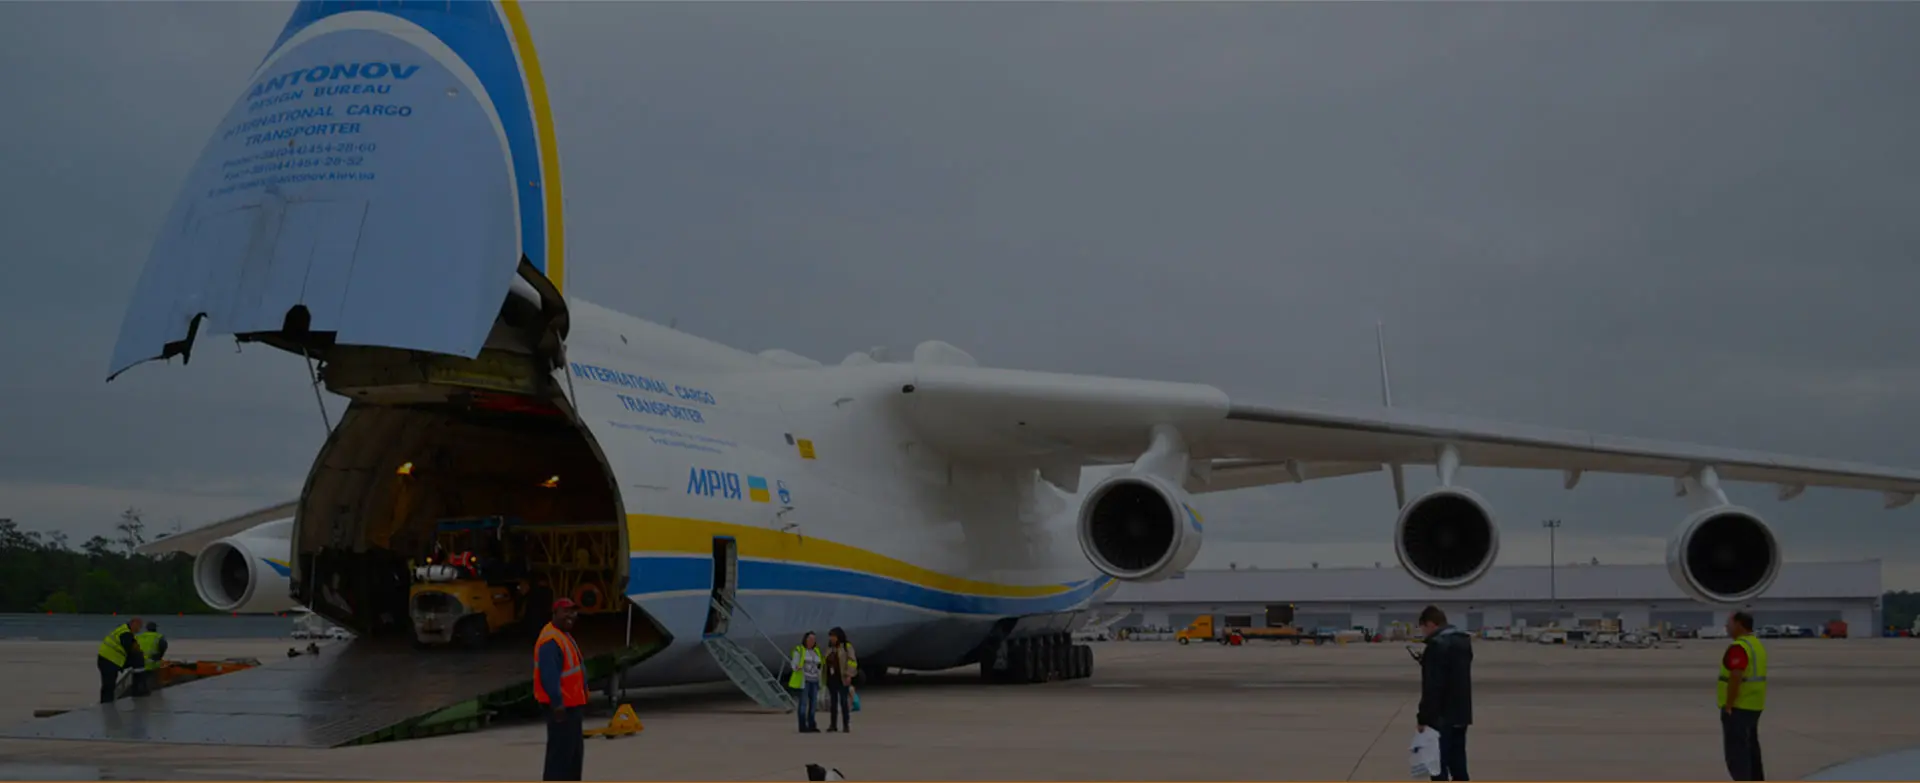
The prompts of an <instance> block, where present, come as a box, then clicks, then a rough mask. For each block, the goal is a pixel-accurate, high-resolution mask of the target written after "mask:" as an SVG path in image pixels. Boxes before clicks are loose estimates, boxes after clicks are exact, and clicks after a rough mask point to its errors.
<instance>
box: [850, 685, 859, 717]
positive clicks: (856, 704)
mask: <svg viewBox="0 0 1920 783" xmlns="http://www.w3.org/2000/svg"><path fill="white" fill-rule="evenodd" d="M849 690H850V691H851V693H852V694H853V710H852V711H853V712H859V711H860V692H859V691H852V690H851V689H849Z"/></svg>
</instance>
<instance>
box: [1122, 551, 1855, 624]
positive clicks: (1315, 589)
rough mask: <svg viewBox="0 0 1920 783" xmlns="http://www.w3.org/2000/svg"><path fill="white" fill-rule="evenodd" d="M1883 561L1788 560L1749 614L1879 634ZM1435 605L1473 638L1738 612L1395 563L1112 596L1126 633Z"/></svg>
mask: <svg viewBox="0 0 1920 783" xmlns="http://www.w3.org/2000/svg"><path fill="white" fill-rule="evenodd" d="M1882 592H1883V591H1882V589H1881V581H1880V561H1878V560H1863V561H1851V562H1825V563H1787V564H1785V565H1784V566H1782V567H1781V570H1780V577H1779V578H1778V579H1777V580H1775V581H1774V583H1773V586H1772V587H1771V588H1769V589H1768V590H1767V592H1766V593H1765V594H1763V595H1762V596H1761V597H1760V598H1758V599H1756V600H1754V601H1752V602H1751V603H1749V604H1748V605H1747V606H1746V609H1747V610H1748V611H1750V612H1752V613H1753V618H1754V623H1755V624H1756V625H1798V626H1804V627H1813V628H1819V627H1823V626H1825V625H1826V623H1827V622H1828V621H1831V620H1842V621H1845V622H1846V623H1847V627H1848V630H1849V634H1848V635H1849V636H1851V637H1853V638H1863V637H1871V636H1876V635H1877V632H1876V631H1875V629H1877V628H1878V627H1879V624H1880V622H1879V620H1880V596H1881V593H1882ZM1428 604H1433V605H1437V606H1439V607H1440V608H1442V609H1444V610H1446V612H1447V616H1448V617H1449V618H1450V619H1451V620H1452V621H1453V622H1454V624H1456V625H1463V626H1464V627H1465V628H1467V629H1469V630H1478V629H1480V628H1483V627H1513V626H1514V625H1515V624H1517V623H1524V624H1525V625H1527V626H1529V627H1539V626H1544V625H1549V624H1553V623H1556V622H1557V623H1558V624H1559V625H1560V626H1562V627H1573V626H1576V625H1578V624H1579V621H1581V620H1590V619H1618V620H1619V621H1620V625H1621V628H1622V629H1623V630H1639V629H1645V628H1650V627H1659V626H1660V625H1661V624H1667V625H1668V626H1669V627H1674V628H1677V627H1682V626H1685V627H1689V628H1696V629H1697V628H1702V627H1708V626H1717V625H1721V624H1724V623H1725V622H1726V620H1727V615H1728V614H1730V613H1731V612H1732V611H1733V610H1732V609H1731V608H1725V607H1716V606H1713V605H1710V604H1704V603H1700V602H1697V601H1694V600H1693V599H1691V598H1689V597H1688V596H1687V595H1685V594H1684V593H1682V592H1681V591H1680V588H1678V587H1676V586H1675V585H1674V583H1673V579H1672V577H1670V576H1668V575H1667V569H1666V567H1665V566H1663V565H1577V566H1559V567H1552V568H1550V567H1548V566H1511V567H1505V568H1500V567H1496V568H1494V569H1493V570H1492V571H1489V572H1488V573H1487V575H1486V576H1485V577H1483V578H1482V579H1480V581H1478V582H1475V583H1474V584H1472V585H1469V586H1467V587H1465V588H1463V589H1459V590H1434V589H1431V588H1428V587H1426V586H1424V585H1422V584H1420V583H1419V582H1416V581H1414V580H1413V578H1412V577H1410V576H1408V575H1407V572H1406V571H1405V570H1403V569H1401V568H1399V567H1397V566H1388V567H1377V568H1315V569H1288V570H1277V571H1263V570H1258V569H1236V570H1207V571H1188V572H1186V573H1184V574H1181V575H1179V576H1176V577H1174V578H1171V579H1168V580H1166V581H1162V582H1155V583H1144V584H1143V583H1129V584H1123V585H1121V586H1120V587H1119V588H1117V589H1116V590H1115V591H1114V593H1113V595H1112V596H1111V597H1110V598H1109V599H1108V600H1107V608H1108V609H1109V610H1110V611H1114V612H1118V611H1122V610H1124V611H1127V612H1128V613H1129V615H1128V617H1127V618H1126V619H1124V620H1121V621H1119V622H1118V623H1117V624H1116V627H1147V628H1182V627H1185V626H1186V625H1187V624H1188V623H1190V622H1192V621H1193V619H1194V618H1196V617H1198V616H1200V615H1203V614H1211V615H1214V616H1215V620H1216V622H1221V623H1226V624H1229V625H1266V624H1267V619H1266V616H1267V614H1268V611H1267V610H1268V608H1269V607H1288V608H1290V610H1291V612H1292V614H1293V616H1294V622H1293V624H1294V625H1297V626H1300V627H1303V628H1321V627H1333V628H1354V627H1360V628H1367V629H1371V630H1376V631H1377V630H1381V629H1385V628H1387V627H1389V626H1390V625H1391V624H1393V623H1396V622H1398V623H1404V624H1407V625H1412V624H1413V623H1414V620H1415V618H1416V617H1418V616H1419V614H1420V610H1421V609H1422V608H1424V607H1426V606H1427V605H1428Z"/></svg>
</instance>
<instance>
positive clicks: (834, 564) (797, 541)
mask: <svg viewBox="0 0 1920 783" xmlns="http://www.w3.org/2000/svg"><path fill="white" fill-rule="evenodd" d="M715 536H732V537H733V540H734V542H735V546H736V547H737V550H736V551H737V553H738V555H739V556H740V557H742V558H760V559H765V560H785V561H788V562H794V563H804V564H807V565H816V566H826V567H829V568H839V569H844V570H847V571H858V572H861V573H867V574H872V575H874V576H882V577H886V578H888V579H897V580H899V581H902V582H906V583H908V584H913V585H919V586H920V587H925V588H930V589H933V590H941V591H945V592H949V593H960V594H963V595H977V596H986V597H991V598H1038V597H1043V596H1049V595H1059V594H1061V593H1065V592H1067V591H1068V590H1070V589H1072V588H1069V587H1068V586H1066V585H1008V584H997V583H994V582H982V581H979V580H975V579H967V578H964V577H958V576H953V575H951V574H943V573H940V572H938V571H934V570H931V569H927V568H922V567H920V566H917V565H914V564H912V563H909V562H906V561H904V560H897V559H894V558H891V557H888V556H886V555H882V554H879V553H877V552H869V551H867V550H865V549H860V548H857V547H851V546H847V545H846V544H841V543H838V542H834V541H828V540H826V539H823V538H818V537H803V536H799V535H795V534H793V533H786V532H782V531H779V530H768V529H766V528H762V527H749V526H746V525H733V524H728V523H725V522H710V521H707V520H704V519H687V518H684V517H663V516H653V515H650V514H629V515H627V549H629V550H632V552H633V553H634V554H643V553H649V552H671V553H676V554H679V553H685V554H693V555H701V556H711V555H712V554H713V539H714V537H715Z"/></svg>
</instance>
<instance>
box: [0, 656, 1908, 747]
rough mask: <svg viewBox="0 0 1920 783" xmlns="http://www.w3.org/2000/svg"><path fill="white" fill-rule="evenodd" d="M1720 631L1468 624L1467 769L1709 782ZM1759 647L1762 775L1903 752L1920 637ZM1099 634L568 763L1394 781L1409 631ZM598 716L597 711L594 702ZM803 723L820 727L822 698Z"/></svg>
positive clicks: (43, 662) (1410, 700)
mask: <svg viewBox="0 0 1920 783" xmlns="http://www.w3.org/2000/svg"><path fill="white" fill-rule="evenodd" d="M293 644H294V643H293V642H291V641H267V642H262V641H257V640H255V641H245V640H207V641H198V642H196V641H185V640H183V641H179V642H175V643H174V645H173V649H171V650H170V651H169V652H170V653H174V654H172V655H170V656H169V657H174V658H180V659H192V658H225V657H235V656H251V657H259V658H261V659H262V660H267V659H269V658H271V657H274V656H284V655H285V654H286V649H287V647H289V646H291V645H293ZM300 644H301V646H304V643H300ZM1723 645H1724V642H1712V641H1688V642H1683V643H1680V644H1679V646H1677V647H1665V648H1658V649H1647V650H1637V649H1636V650H1618V649H1614V650H1609V649H1576V648H1572V647H1565V646H1543V645H1534V644H1525V643H1518V642H1490V641H1477V642H1476V644H1475V658H1476V660H1475V665H1474V678H1475V682H1474V694H1473V696H1474V726H1473V728H1472V729H1471V730H1470V732H1469V734H1468V749H1469V754H1468V758H1469V761H1470V770H1469V771H1470V773H1471V775H1472V776H1473V777H1474V778H1475V779H1478V780H1516V779H1525V780H1725V779H1727V773H1726V769H1725V767H1724V765H1723V762H1722V761H1721V753H1720V734H1719V723H1718V721H1717V719H1716V716H1715V714H1714V707H1713V684H1714V677H1715V674H1716V671H1717V667H1718V656H1719V651H1720V650H1721V649H1723ZM1767 645H1768V650H1769V652H1770V654H1771V656H1770V657H1771V663H1772V672H1771V680H1770V686H1769V695H1768V700H1769V701H1768V709H1767V712H1766V715H1765V717H1764V718H1763V719H1762V721H1761V724H1760V733H1761V742H1762V747H1763V749H1764V758H1765V764H1766V772H1767V776H1768V777H1769V778H1771V779H1774V780H1789V779H1804V778H1808V777H1809V776H1814V775H1816V774H1819V773H1821V772H1822V771H1823V770H1825V771H1826V774H1827V775H1833V774H1835V773H1836V772H1839V771H1842V770H1844V769H1845V768H1840V767H1835V766H1834V765H1837V764H1841V763H1843V762H1849V761H1853V760H1856V759H1862V758H1865V757H1871V756H1881V757H1883V758H1889V759H1899V758H1906V759H1910V760H1913V761H1914V762H1915V763H1920V754H1915V753H1906V754H1904V755H1902V754H1901V752H1902V751H1907V750H1910V749H1912V748H1914V746H1916V745H1920V739H1916V738H1917V737H1920V710H1915V709H1914V705H1915V704H1916V703H1920V666H1915V664H1916V663H1920V641H1916V640H1911V639H1861V640H1831V641H1829V640H1815V639H1806V640H1776V641H1770V642H1768V643H1767ZM1094 646H1095V649H1096V654H1097V662H1096V664H1095V671H1094V676H1093V677H1092V678H1091V679H1087V680H1078V681H1070V682H1058V683H1048V684H1044V685H985V684H982V683H981V682H980V681H979V679H978V676H977V671H976V670H975V669H972V668H968V669H961V670H955V671H952V672H943V673H935V674H915V675H906V676H898V675H897V676H896V678H895V681H894V682H892V683H888V684H885V685H873V686H868V687H866V688H863V689H862V690H861V701H862V705H861V706H862V707H863V710H862V711H861V712H858V713H855V714H854V716H853V718H854V729H855V730H854V732H853V733H851V734H826V733H821V734H810V735H802V734H799V733H798V732H797V731H796V730H795V729H796V726H795V720H794V717H793V716H792V715H791V714H780V713H767V712H765V711H763V710H761V709H760V708H759V707H757V706H756V705H754V704H753V703H752V702H750V701H748V700H747V699H746V697H744V696H741V695H739V694H738V693H736V692H734V691H732V689H731V687H730V686H728V685H725V684H714V685H706V686H687V687H683V688H674V689H663V690H658V691H648V692H642V693H640V694H639V695H637V696H635V697H634V698H633V699H632V703H633V705H634V707H635V709H636V710H637V711H638V712H639V715H640V718H641V720H642V722H643V723H644V724H645V726H646V730H645V731H643V732H642V733H640V734H638V735H634V736H630V737H625V738H620V739H612V740H601V739H589V740H587V759H586V778H587V779H589V780H594V779H600V780H616V779H617V780H805V779H806V773H805V770H804V767H805V765H806V764H807V763H809V762H813V763H819V764H822V765H824V766H828V767H833V768H838V769H839V770H840V771H841V772H842V773H843V774H844V775H845V776H846V777H847V778H848V779H849V780H855V781H858V780H883V779H884V780H1028V781H1031V780H1406V779H1407V777H1408V767H1407V743H1408V741H1409V739H1410V738H1411V736H1412V733H1413V729H1414V720H1413V711H1414V705H1415V702H1416V701H1417V698H1418V694H1417V690H1418V683H1419V674H1418V670H1417V668H1416V665H1415V663H1414V662H1413V660H1412V659H1411V658H1410V657H1409V656H1408V654H1407V651H1406V646H1405V645H1404V644H1392V643H1388V644H1363V645H1345V646H1335V645H1330V646H1325V647H1312V646H1304V647H1294V646H1290V645H1275V644H1271V643H1257V642H1256V643H1250V644H1249V645H1248V646H1244V647H1222V646H1218V645H1212V644H1204V645H1191V646H1185V647H1182V646H1179V645H1175V644H1172V643H1169V642H1111V643H1100V644H1096V645H1094ZM93 648H94V645H93V644H91V643H70V642H0V662H4V663H5V664H6V671H7V672H8V677H7V681H8V687H7V688H5V689H0V723H12V722H15V721H25V720H35V718H33V717H31V716H32V713H33V711H34V710H35V709H43V708H61V707H72V706H78V705H83V704H86V703H88V702H91V701H94V700H95V696H94V694H95V693H96V692H97V687H98V686H97V679H96V677H97V675H96V674H95V672H94V668H93V665H92V660H91V659H92V657H93ZM598 710H599V711H598V714H599V715H600V716H602V717H601V720H604V716H605V715H606V714H607V713H608V712H609V710H607V709H606V708H605V707H600V708H598ZM819 720H820V726H821V727H822V729H824V728H825V727H826V725H827V721H826V715H825V714H824V710H823V711H822V714H821V715H820V716H819ZM594 723H595V721H594V719H593V718H591V717H590V718H589V726H592V725H594ZM544 743H545V728H544V727H543V726H542V725H540V724H538V723H516V724H506V725H496V726H494V727H492V728H489V729H487V730H484V731H481V732H476V733H471V734H464V735H457V736H451V737H440V738H434V739H425V740H414V741H408V742H398V743H387V744H382V745H372V746H364V747H352V748H340V749H335V750H301V749H272V748H238V747H213V746H182V745H154V744H141V743H130V742H63V741H18V740H11V741H0V779H13V780H23V779H38V780H53V779H68V780H73V779H145V780H162V779H170V780H186V779H196V780H217V779H254V780H261V779H305V780H313V779H362V780H381V779H385V780H515V779H517V780H533V779H538V778H539V775H540V765H541V758H542V749H543V745H544ZM1887 754H1893V755H1887ZM1855 769H1866V768H1864V767H1856V768H1855ZM1881 770H1882V773H1885V767H1884V765H1883V766H1882V768H1881ZM1896 772H1898V773H1899V774H1892V775H1891V776H1890V777H1886V778H1885V779H1894V778H1905V779H1908V780H1913V779H1920V769H1907V770H1896ZM1843 774H1844V773H1843ZM1850 777H1853V779H1862V778H1865V777H1874V776H1873V775H1867V774H1860V775H1851V776H1850Z"/></svg>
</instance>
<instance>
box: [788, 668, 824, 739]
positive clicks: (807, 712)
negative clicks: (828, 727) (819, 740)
mask: <svg viewBox="0 0 1920 783" xmlns="http://www.w3.org/2000/svg"><path fill="white" fill-rule="evenodd" d="M793 700H794V707H793V714H794V715H795V716H797V717H799V719H800V730H801V731H819V730H820V724H818V723H815V722H814V721H813V713H814V705H815V704H818V703H819V702H820V681H819V680H807V681H806V682H805V683H803V684H801V686H800V690H797V691H794V692H793Z"/></svg>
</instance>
